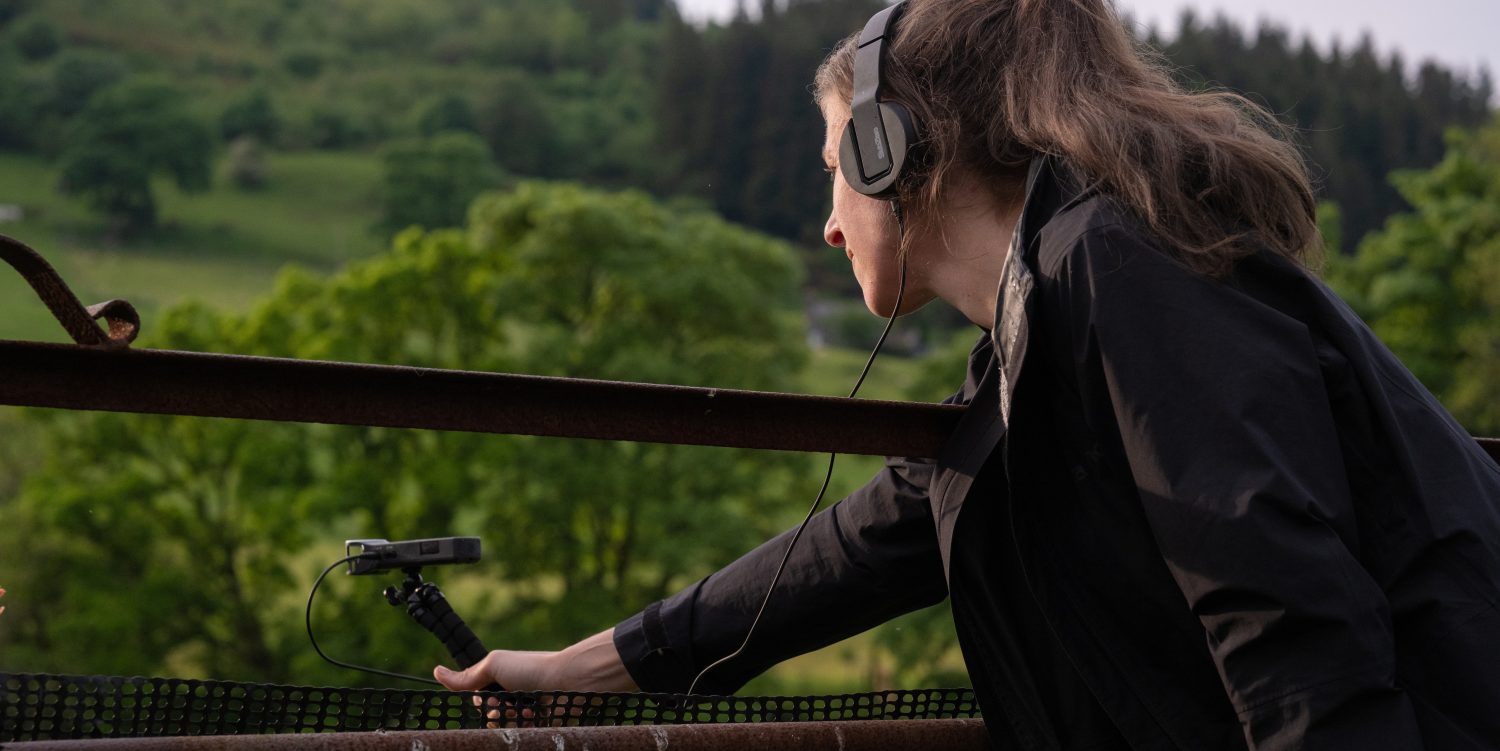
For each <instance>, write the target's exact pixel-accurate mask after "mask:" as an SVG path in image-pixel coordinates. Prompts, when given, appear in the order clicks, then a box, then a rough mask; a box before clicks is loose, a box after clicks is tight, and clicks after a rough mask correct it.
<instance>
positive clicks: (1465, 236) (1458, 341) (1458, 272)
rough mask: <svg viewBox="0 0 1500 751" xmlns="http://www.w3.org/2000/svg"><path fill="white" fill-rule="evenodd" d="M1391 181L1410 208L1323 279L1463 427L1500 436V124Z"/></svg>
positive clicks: (1459, 139) (1455, 138) (1453, 136)
mask: <svg viewBox="0 0 1500 751" xmlns="http://www.w3.org/2000/svg"><path fill="white" fill-rule="evenodd" d="M1391 182H1392V183H1393V184H1394V185H1395V186H1396V188H1397V189H1398V190H1400V191H1401V195H1402V196H1404V197H1405V198H1406V200H1407V201H1409V202H1410V203H1411V205H1412V207H1413V209H1412V210H1411V211H1410V212H1407V213H1403V214H1398V215H1396V216H1393V217H1391V219H1390V221H1388V222H1387V223H1386V226H1385V228H1384V229H1382V230H1380V231H1378V232H1375V233H1372V234H1371V235H1369V236H1367V237H1366V238H1365V239H1364V241H1363V242H1361V243H1360V245H1359V251H1358V252H1357V253H1356V254H1355V255H1354V256H1353V257H1352V258H1347V259H1346V258H1334V259H1332V261H1331V263H1330V266H1329V272H1328V273H1329V280H1330V282H1331V283H1332V284H1333V286H1334V288H1335V289H1336V290H1337V291H1338V292H1339V294H1340V295H1341V296H1342V297H1343V298H1344V299H1345V300H1347V301H1348V302H1349V304H1350V305H1351V306H1353V307H1354V309H1355V310H1356V311H1357V312H1358V313H1359V314H1360V316H1361V317H1363V318H1364V319H1365V320H1366V321H1367V322H1368V323H1369V324H1370V327H1371V328H1372V329H1374V330H1375V333H1376V334H1377V335H1378V336H1379V337H1380V338H1381V340H1382V341H1384V342H1385V343H1386V345H1388V346H1389V347H1390V348H1391V349H1392V350H1393V351H1394V352H1395V353H1396V354H1397V356H1399V357H1400V358H1401V361H1402V362H1403V363H1405V364H1406V366H1407V367H1408V368H1410V369H1411V371H1412V373H1413V374H1415V375H1416V376H1417V377H1418V378H1419V379H1421V381H1422V383H1423V384H1424V385H1426V386H1427V388H1429V389H1431V390H1432V391H1433V393H1435V394H1437V395H1438V396H1439V397H1440V398H1441V399H1442V400H1443V403H1444V404H1445V405H1446V406H1447V407H1448V409H1449V410H1450V411H1452V412H1453V414H1454V416H1455V417H1457V418H1458V420H1459V422H1461V423H1463V424H1464V426H1465V427H1467V428H1468V429H1469V430H1471V431H1474V432H1476V433H1478V434H1481V435H1500V119H1496V120H1493V121H1491V123H1490V124H1489V125H1488V126H1486V127H1484V128H1481V129H1479V130H1476V131H1472V132H1467V131H1454V132H1452V133H1450V134H1449V137H1448V153H1447V154H1446V155H1445V156H1444V157H1443V160H1442V161H1441V162H1439V163H1438V164H1437V166H1435V167H1433V168H1431V169H1428V170H1409V171H1402V172H1398V173H1396V174H1395V175H1393V176H1392V178H1391Z"/></svg>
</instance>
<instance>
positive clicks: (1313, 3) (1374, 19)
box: [677, 0, 1500, 77]
mask: <svg viewBox="0 0 1500 751" xmlns="http://www.w3.org/2000/svg"><path fill="white" fill-rule="evenodd" d="M677 4H678V6H679V7H680V8H682V10H683V14H684V15H686V16H688V17H689V18H697V19H706V18H715V19H727V18H729V17H730V16H731V15H732V14H733V13H734V8H735V5H736V0H677ZM1117 4H1118V7H1119V8H1120V10H1121V12H1125V13H1131V14H1133V15H1134V16H1135V18H1136V20H1137V22H1138V23H1141V24H1143V25H1150V24H1153V23H1154V24H1155V25H1156V26H1157V27H1158V28H1160V29H1162V30H1163V31H1165V32H1167V34H1168V35H1169V36H1170V34H1171V32H1172V31H1173V30H1174V29H1176V28H1177V18H1178V16H1179V14H1180V13H1181V12H1182V9H1183V8H1184V7H1192V8H1193V9H1194V10H1195V11H1196V12H1198V13H1199V14H1200V15H1203V16H1209V17H1212V16H1214V15H1216V14H1218V13H1221V12H1222V13H1223V14H1224V15H1227V16H1229V17H1230V18H1234V19H1237V20H1239V21H1240V22H1241V23H1243V24H1244V25H1245V26H1246V27H1247V28H1254V27H1255V26H1256V25H1258V22H1259V21H1260V20H1261V19H1269V20H1271V21H1274V22H1275V23H1277V24H1278V25H1280V26H1284V27H1287V28H1290V29H1291V30H1292V32H1293V35H1294V37H1297V38H1300V37H1301V36H1302V35H1304V34H1307V35H1311V36H1312V38H1313V40H1314V41H1315V42H1316V43H1318V44H1319V46H1320V47H1322V48H1324V49H1327V45H1328V43H1329V42H1331V41H1332V40H1333V39H1335V38H1336V39H1339V40H1341V41H1342V42H1343V44H1344V47H1345V48H1346V49H1347V48H1348V47H1350V46H1352V45H1354V44H1355V43H1357V42H1358V41H1359V38H1360V36H1361V35H1362V34H1364V33H1365V32H1367V31H1368V32H1369V33H1370V35H1371V36H1372V37H1373V38H1374V40H1375V45H1376V48H1377V49H1379V50H1380V51H1381V52H1382V55H1388V54H1389V53H1390V52H1391V51H1393V50H1400V52H1401V54H1402V55H1403V56H1404V57H1405V58H1406V62H1407V69H1408V70H1410V69H1411V67H1412V64H1413V63H1415V62H1417V61H1419V60H1422V59H1426V58H1435V59H1437V60H1438V61H1440V62H1441V63H1443V64H1444V65H1446V66H1447V67H1449V68H1453V69H1454V70H1456V71H1461V72H1469V73H1475V72H1477V71H1478V69H1479V67H1480V66H1484V67H1485V68H1486V69H1488V70H1489V72H1490V75H1491V76H1492V77H1493V76H1495V74H1496V73H1497V68H1500V0H1237V1H1236V2H1232V3H1231V2H1225V1H1223V0H1195V1H1193V2H1184V1H1183V0H1117ZM747 5H748V6H749V7H751V8H754V7H757V6H759V5H760V3H759V2H758V0H757V1H752V2H748V3H747ZM859 23H860V22H859V21H858V20H852V21H851V22H850V27H849V28H850V30H851V31H853V30H854V28H855V27H856V26H857V25H858V24H859Z"/></svg>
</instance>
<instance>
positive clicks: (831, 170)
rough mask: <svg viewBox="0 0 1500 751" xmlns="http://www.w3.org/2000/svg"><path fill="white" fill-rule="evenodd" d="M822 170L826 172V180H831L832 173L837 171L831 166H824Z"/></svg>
mask: <svg viewBox="0 0 1500 751" xmlns="http://www.w3.org/2000/svg"><path fill="white" fill-rule="evenodd" d="M823 171H824V172H827V173H828V182H833V174H834V173H835V172H838V170H836V169H834V168H833V167H824V168H823Z"/></svg>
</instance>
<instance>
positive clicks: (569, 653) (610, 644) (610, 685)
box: [547, 628, 640, 691]
mask: <svg viewBox="0 0 1500 751" xmlns="http://www.w3.org/2000/svg"><path fill="white" fill-rule="evenodd" d="M614 633H615V632H614V629H613V628H611V629H607V630H605V631H602V632H600V633H597V634H595V635H593V636H590V637H588V638H587V639H584V640H582V641H579V642H578V643H576V644H573V645H572V646H569V647H567V648H566V649H564V650H563V651H561V652H557V653H554V655H553V656H552V659H550V660H549V661H548V665H547V671H548V673H549V678H548V683H549V684H550V685H553V686H558V687H561V688H563V689H565V690H584V691H638V690H640V689H639V688H637V687H636V685H635V680H634V679H633V678H631V676H630V671H628V670H626V668H625V662H624V661H623V660H622V659H620V652H619V650H617V649H616V648H615V640H614Z"/></svg>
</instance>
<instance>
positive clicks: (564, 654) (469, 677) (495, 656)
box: [432, 628, 640, 691]
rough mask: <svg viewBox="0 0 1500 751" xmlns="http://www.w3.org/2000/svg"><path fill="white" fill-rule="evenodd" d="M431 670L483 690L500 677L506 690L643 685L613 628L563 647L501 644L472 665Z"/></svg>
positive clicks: (448, 683) (447, 681)
mask: <svg viewBox="0 0 1500 751" xmlns="http://www.w3.org/2000/svg"><path fill="white" fill-rule="evenodd" d="M432 676H433V677H434V678H436V679H437V680H438V683H441V684H443V685H444V686H445V687H447V688H448V689H449V690H450V691H479V690H481V689H483V688H484V687H485V686H488V685H490V684H491V683H498V684H500V685H501V686H504V687H505V690H507V691H639V690H640V689H639V688H637V687H636V685H635V680H634V679H633V678H631V677H630V672H629V671H627V670H626V669H625V663H624V662H623V661H622V660H621V659H620V652H619V650H617V649H615V630H614V629H613V628H611V629H609V630H607V631H602V632H600V633H597V634H594V635H593V636H590V637H589V638H587V639H584V640H583V641H580V642H578V643H577V644H574V645H573V646H571V647H568V648H567V649H564V650H562V651H561V652H513V651H510V650H506V649H497V650H495V651H493V652H490V653H489V654H488V655H486V656H485V658H484V659H483V660H480V661H479V662H478V663H475V665H474V666H473V667H471V668H469V669H468V670H463V671H456V670H449V669H448V668H445V667H443V666H441V665H439V666H437V667H436V668H434V669H433V671H432Z"/></svg>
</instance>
